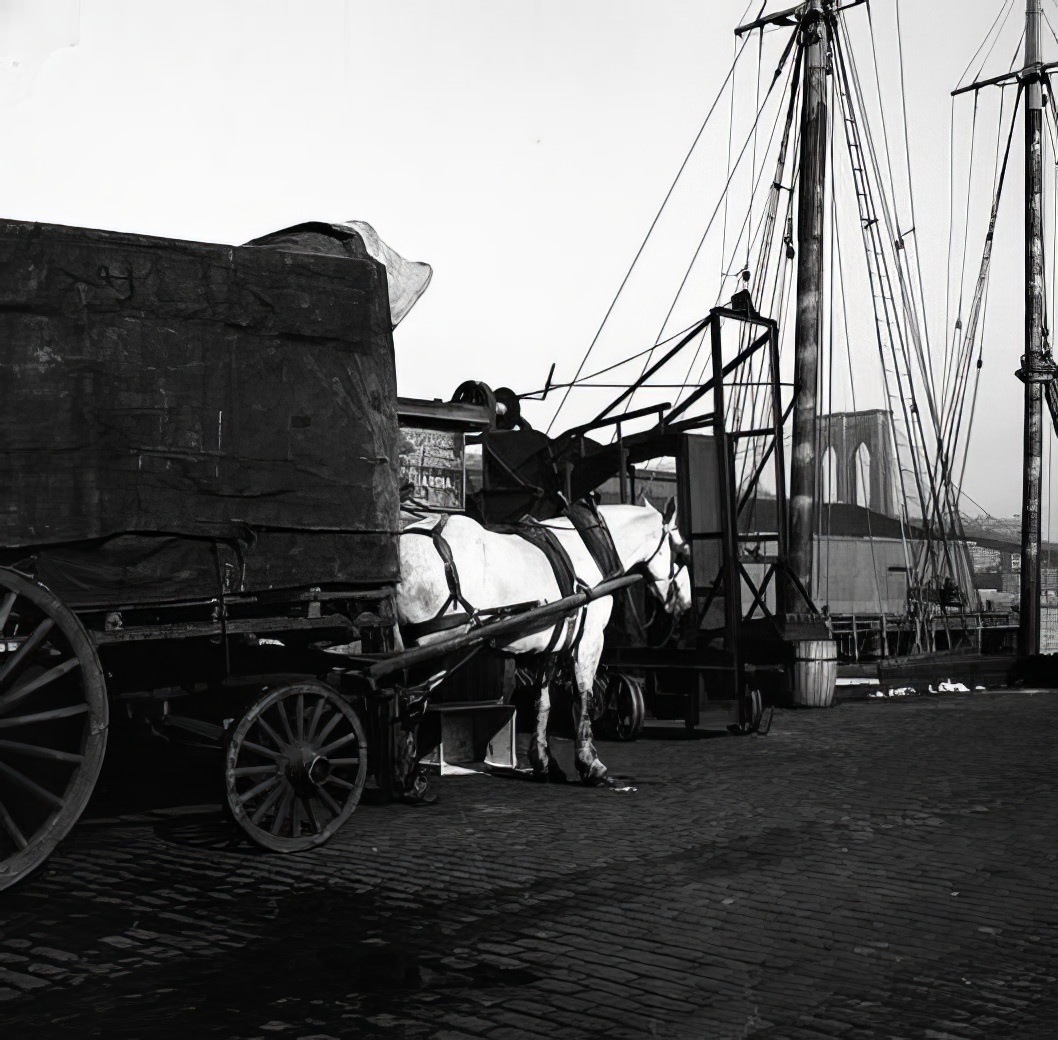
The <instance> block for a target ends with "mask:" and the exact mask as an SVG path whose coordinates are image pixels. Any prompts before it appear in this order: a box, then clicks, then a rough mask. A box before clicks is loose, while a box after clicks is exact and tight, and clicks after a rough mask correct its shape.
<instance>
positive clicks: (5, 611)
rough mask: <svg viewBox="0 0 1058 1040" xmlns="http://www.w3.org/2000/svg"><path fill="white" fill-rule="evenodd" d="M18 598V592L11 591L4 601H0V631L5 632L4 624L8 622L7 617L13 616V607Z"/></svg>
mask: <svg viewBox="0 0 1058 1040" xmlns="http://www.w3.org/2000/svg"><path fill="white" fill-rule="evenodd" d="M16 599H18V594H17V593H15V592H9V593H8V594H7V595H6V596H5V597H4V602H3V603H0V632H3V630H4V625H6V624H7V619H8V618H9V617H10V616H11V608H12V607H13V606H14V605H15V600H16Z"/></svg>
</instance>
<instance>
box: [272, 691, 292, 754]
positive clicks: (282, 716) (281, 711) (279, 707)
mask: <svg viewBox="0 0 1058 1040" xmlns="http://www.w3.org/2000/svg"><path fill="white" fill-rule="evenodd" d="M272 709H273V710H274V711H275V712H276V714H277V715H278V716H279V721H280V724H281V725H282V727H283V732H284V733H285V734H286V735H287V739H286V743H287V746H289V745H291V744H296V743H297V740H295V738H294V730H293V729H292V728H291V725H290V716H289V715H288V714H287V709H286V705H285V704H284V703H283V701H276V703H275V704H273V705H272Z"/></svg>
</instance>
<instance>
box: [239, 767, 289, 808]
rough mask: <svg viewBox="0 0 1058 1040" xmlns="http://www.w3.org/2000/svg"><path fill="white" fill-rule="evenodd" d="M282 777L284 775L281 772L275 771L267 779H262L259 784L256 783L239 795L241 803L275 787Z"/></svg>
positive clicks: (243, 803)
mask: <svg viewBox="0 0 1058 1040" xmlns="http://www.w3.org/2000/svg"><path fill="white" fill-rule="evenodd" d="M282 779H283V777H282V776H281V775H280V774H279V773H276V772H273V773H272V775H271V776H270V777H268V778H267V779H266V780H262V781H261V782H260V783H259V784H254V786H253V787H251V788H250V790H249V791H245V792H244V793H243V794H241V795H239V803H240V804H241V805H245V804H246V803H247V802H248V801H250V800H251V799H253V798H256V797H257V796H258V795H259V794H264V792H265V791H267V790H268V789H269V788H271V787H275V785H276V784H278V783H279V782H280V780H282Z"/></svg>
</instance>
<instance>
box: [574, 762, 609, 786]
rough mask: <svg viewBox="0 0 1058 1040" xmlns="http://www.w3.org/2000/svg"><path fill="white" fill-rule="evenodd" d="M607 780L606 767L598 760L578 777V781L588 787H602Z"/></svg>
mask: <svg viewBox="0 0 1058 1040" xmlns="http://www.w3.org/2000/svg"><path fill="white" fill-rule="evenodd" d="M606 780H607V773H606V766H604V765H603V764H602V762H600V761H599V760H598V759H596V760H595V761H594V762H592V764H591V766H590V767H589V768H588V769H586V770H585V771H584V772H582V773H581V775H580V781H581V783H582V784H585V785H586V786H588V787H602V786H603V785H604V784H605V783H606Z"/></svg>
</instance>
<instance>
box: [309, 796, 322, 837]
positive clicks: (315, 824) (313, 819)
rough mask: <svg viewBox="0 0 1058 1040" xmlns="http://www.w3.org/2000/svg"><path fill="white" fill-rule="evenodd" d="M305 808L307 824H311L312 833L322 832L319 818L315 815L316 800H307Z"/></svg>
mask: <svg viewBox="0 0 1058 1040" xmlns="http://www.w3.org/2000/svg"><path fill="white" fill-rule="evenodd" d="M305 808H306V810H308V814H309V823H311V824H312V830H313V833H315V834H319V833H320V831H322V830H323V827H322V826H320V818H319V817H318V816H317V815H316V799H315V798H309V799H308V800H307V801H306V802H305Z"/></svg>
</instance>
